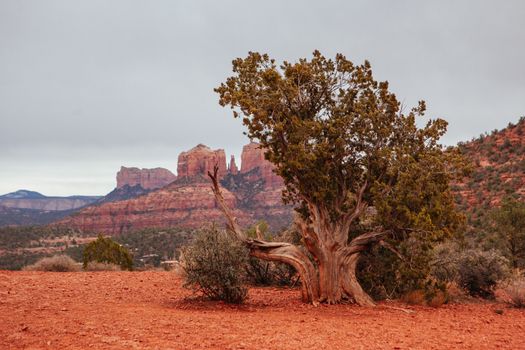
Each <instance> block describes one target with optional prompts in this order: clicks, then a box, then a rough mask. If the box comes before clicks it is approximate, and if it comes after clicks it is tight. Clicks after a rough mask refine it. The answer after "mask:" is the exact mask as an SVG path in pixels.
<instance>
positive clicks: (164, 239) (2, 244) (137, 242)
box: [0, 226, 193, 270]
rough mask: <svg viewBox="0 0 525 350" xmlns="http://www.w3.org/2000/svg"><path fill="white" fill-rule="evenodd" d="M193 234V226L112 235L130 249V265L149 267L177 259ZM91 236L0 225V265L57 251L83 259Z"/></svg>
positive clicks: (14, 266) (13, 264) (16, 267)
mask: <svg viewBox="0 0 525 350" xmlns="http://www.w3.org/2000/svg"><path fill="white" fill-rule="evenodd" d="M192 237H193V230H192V229H186V228H147V229H141V230H137V231H132V232H126V233H124V234H122V235H119V236H117V237H113V239H114V240H115V241H116V242H118V243H120V244H121V245H123V246H124V247H126V248H127V249H128V250H129V251H130V252H131V253H132V255H133V266H136V267H137V268H149V267H159V265H160V263H161V262H162V261H165V260H174V259H178V257H179V250H180V248H181V247H182V246H183V245H185V244H187V243H188V242H189V241H190V240H191V239H192ZM94 238H96V234H94V233H91V232H81V231H77V230H72V229H68V228H65V227H46V226H30V227H3V228H0V269H7V270H20V269H21V268H22V267H24V266H27V265H30V264H33V263H35V262H36V261H37V260H38V259H41V258H43V257H46V256H52V255H54V254H57V253H64V254H66V255H69V256H70V257H72V258H73V259H74V260H76V261H82V259H83V251H84V247H85V245H86V244H87V243H89V241H90V240H93V239H94Z"/></svg>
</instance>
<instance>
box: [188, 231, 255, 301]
mask: <svg viewBox="0 0 525 350" xmlns="http://www.w3.org/2000/svg"><path fill="white" fill-rule="evenodd" d="M247 261H248V254H247V251H246V248H245V247H243V246H242V245H241V244H240V243H239V242H237V241H236V240H234V239H232V237H230V236H229V235H228V234H227V233H226V232H224V231H221V230H218V229H217V228H216V227H210V228H205V229H203V230H201V231H200V232H199V233H197V235H196V237H195V240H194V241H193V243H192V244H191V245H190V246H188V247H186V248H185V249H184V250H183V261H182V266H183V268H184V272H185V275H186V283H185V286H186V287H188V288H191V289H194V290H196V291H197V290H198V291H201V292H202V293H203V294H204V295H206V296H208V297H210V298H212V299H216V300H224V301H226V302H229V303H241V302H242V301H243V300H244V299H245V298H246V295H247V291H248V290H247V287H246V264H247Z"/></svg>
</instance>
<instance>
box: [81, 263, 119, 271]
mask: <svg viewBox="0 0 525 350" xmlns="http://www.w3.org/2000/svg"><path fill="white" fill-rule="evenodd" d="M84 270H86V271H121V270H122V269H121V268H120V266H119V265H115V264H110V263H107V262H96V261H90V262H88V263H87V266H86V267H84Z"/></svg>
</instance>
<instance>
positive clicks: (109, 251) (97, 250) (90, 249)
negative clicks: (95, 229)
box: [84, 235, 133, 270]
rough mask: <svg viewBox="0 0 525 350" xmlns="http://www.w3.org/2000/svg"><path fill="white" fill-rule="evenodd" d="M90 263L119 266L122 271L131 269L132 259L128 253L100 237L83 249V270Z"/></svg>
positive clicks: (109, 240) (105, 238)
mask: <svg viewBox="0 0 525 350" xmlns="http://www.w3.org/2000/svg"><path fill="white" fill-rule="evenodd" d="M92 261H95V262H99V263H109V264H115V265H119V266H120V268H121V269H122V270H132V269H133V259H132V257H131V254H130V253H129V251H128V250H127V249H126V248H125V247H123V246H121V245H120V244H118V243H116V242H115V241H113V240H112V239H111V238H109V237H104V236H102V235H99V236H98V238H97V239H96V240H94V241H93V242H90V243H89V244H87V245H86V247H85V248H84V268H87V266H88V264H89V263H90V262H92Z"/></svg>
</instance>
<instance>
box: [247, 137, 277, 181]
mask: <svg viewBox="0 0 525 350" xmlns="http://www.w3.org/2000/svg"><path fill="white" fill-rule="evenodd" d="M256 168H259V175H260V177H262V179H264V186H265V188H279V187H282V186H283V179H282V178H281V177H280V176H278V175H276V174H275V173H274V172H273V169H274V166H273V164H272V163H270V162H269V161H267V160H266V159H265V158H264V150H263V149H262V148H260V145H259V144H258V143H255V142H251V143H249V144H247V145H246V146H244V147H243V148H242V154H241V174H246V173H248V172H250V171H251V170H253V169H256Z"/></svg>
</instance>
